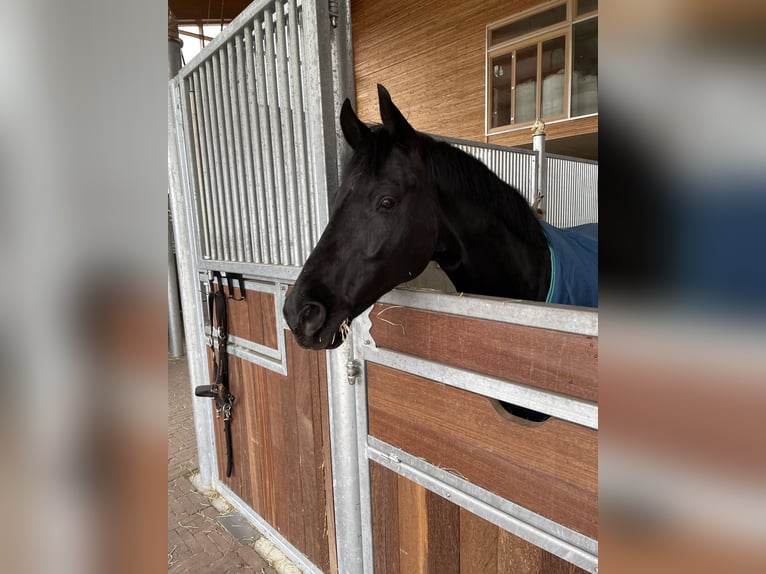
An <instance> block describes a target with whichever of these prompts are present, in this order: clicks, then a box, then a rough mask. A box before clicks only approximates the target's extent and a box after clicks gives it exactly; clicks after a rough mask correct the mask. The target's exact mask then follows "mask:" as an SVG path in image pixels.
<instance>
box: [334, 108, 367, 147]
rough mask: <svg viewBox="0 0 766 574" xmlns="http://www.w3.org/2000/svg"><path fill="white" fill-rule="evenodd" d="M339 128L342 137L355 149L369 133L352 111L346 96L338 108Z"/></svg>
mask: <svg viewBox="0 0 766 574" xmlns="http://www.w3.org/2000/svg"><path fill="white" fill-rule="evenodd" d="M340 128H341V130H343V137H345V138H346V141H347V142H348V145H350V146H351V149H356V147H357V146H358V145H359V144H360V143H362V140H363V139H364V138H366V137H367V136H368V135H369V134H370V133H371V132H370V128H368V127H367V126H366V125H364V123H363V122H362V121H361V120H360V119H359V118H358V117H357V115H356V113H354V110H353V109H352V108H351V102H350V101H349V100H348V98H346V101H344V102H343V106H342V107H341V109H340Z"/></svg>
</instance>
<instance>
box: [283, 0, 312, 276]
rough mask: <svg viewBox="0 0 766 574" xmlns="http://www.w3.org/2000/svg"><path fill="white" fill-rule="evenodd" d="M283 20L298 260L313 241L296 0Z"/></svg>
mask: <svg viewBox="0 0 766 574" xmlns="http://www.w3.org/2000/svg"><path fill="white" fill-rule="evenodd" d="M287 13H288V15H289V17H288V20H287V26H288V39H289V40H288V43H289V48H290V53H289V56H288V57H289V59H290V95H291V97H292V100H291V103H292V106H291V107H292V113H293V124H294V125H295V145H294V149H295V175H296V179H297V186H298V214H297V217H298V219H299V222H300V226H301V245H300V257H299V263H301V264H303V262H304V261H305V260H306V259H308V256H309V254H310V253H311V249H312V247H313V245H314V242H313V241H312V236H313V230H312V225H311V215H310V209H311V208H310V203H311V196H310V193H309V186H308V182H307V180H306V175H307V174H306V149H307V148H306V131H305V130H306V127H305V122H304V112H303V86H302V76H303V75H302V73H301V69H302V61H301V57H300V46H299V44H298V42H299V39H298V6H297V2H296V0H289V1H288V9H287Z"/></svg>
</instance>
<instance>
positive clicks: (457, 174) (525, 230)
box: [420, 134, 547, 245]
mask: <svg viewBox="0 0 766 574" xmlns="http://www.w3.org/2000/svg"><path fill="white" fill-rule="evenodd" d="M420 135H421V138H422V141H423V143H424V149H423V155H424V157H425V158H426V161H427V163H428V165H429V167H430V170H431V175H432V176H433V177H434V178H435V180H436V181H437V182H439V183H440V184H441V185H442V186H447V187H449V188H450V189H448V190H447V191H450V192H456V193H457V192H462V193H465V194H468V195H469V196H470V197H471V198H472V199H473V200H474V201H476V202H477V203H479V204H481V205H484V206H486V207H487V209H488V210H489V211H490V212H491V213H494V214H497V215H498V216H499V217H500V219H501V220H502V221H503V222H505V224H506V226H507V228H508V230H509V231H510V232H511V233H513V234H514V235H515V236H516V237H518V238H519V240H521V241H523V242H524V243H527V244H530V245H546V244H547V239H546V238H545V234H544V233H543V230H542V227H541V226H540V224H539V222H538V221H537V218H536V217H535V216H534V214H533V213H532V209H531V207H530V206H529V204H528V203H527V201H526V199H524V196H522V195H521V192H519V190H517V189H516V188H515V187H513V186H511V185H509V184H507V183H506V182H504V181H503V180H502V179H500V178H499V177H498V176H497V175H496V174H495V173H494V172H493V171H492V170H491V169H489V168H488V167H487V166H486V165H484V164H483V163H482V162H481V161H479V160H478V159H476V158H475V157H473V156H472V155H470V154H468V153H466V152H464V151H463V150H461V149H459V148H456V147H454V146H452V145H450V144H448V143H447V142H443V141H438V140H435V139H433V138H431V137H429V136H426V135H423V134H420Z"/></svg>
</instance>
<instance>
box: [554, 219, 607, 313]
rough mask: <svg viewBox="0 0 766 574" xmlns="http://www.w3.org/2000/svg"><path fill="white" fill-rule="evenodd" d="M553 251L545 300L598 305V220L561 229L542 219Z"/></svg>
mask: <svg viewBox="0 0 766 574" xmlns="http://www.w3.org/2000/svg"><path fill="white" fill-rule="evenodd" d="M540 224H541V225H542V226H543V231H544V232H545V235H546V237H547V238H548V247H549V249H550V252H551V285H550V288H549V289H548V297H547V298H546V299H545V302H546V303H562V304H564V305H581V306H584V307H598V223H587V224H585V225H578V226H576V227H568V228H566V229H559V228H558V227H553V226H552V225H550V224H549V223H545V222H544V221H541V222H540Z"/></svg>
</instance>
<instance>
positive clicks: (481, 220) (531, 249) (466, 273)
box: [432, 144, 551, 301]
mask: <svg viewBox="0 0 766 574" xmlns="http://www.w3.org/2000/svg"><path fill="white" fill-rule="evenodd" d="M445 145H446V144H445ZM452 149H454V148H450V150H449V151H451V150H452ZM442 151H444V150H442ZM447 153H449V152H447ZM459 153H462V152H459ZM466 156H467V154H466ZM467 157H469V159H468V160H466V159H465V158H464V157H460V156H459V155H457V154H456V155H455V157H450V158H448V159H449V160H451V161H450V162H449V163H448V164H446V165H445V167H446V170H447V172H446V173H445V172H441V173H439V170H435V171H432V173H434V174H435V176H436V179H437V181H436V184H437V185H436V188H437V190H438V194H439V195H440V197H439V204H440V206H441V208H442V209H441V214H440V226H439V227H440V229H439V238H438V242H437V248H436V251H435V253H434V257H433V259H434V260H435V261H436V262H437V263H439V265H440V267H441V268H442V269H443V270H444V272H445V273H446V274H447V276H448V277H449V278H450V280H451V281H452V283H453V284H454V285H455V287H456V288H457V290H458V291H461V292H468V293H476V294H480V295H491V296H496V297H512V298H519V299H527V300H533V301H543V300H545V298H546V294H547V292H548V286H549V282H550V272H551V269H550V253H549V251H548V244H547V240H546V238H545V234H544V233H543V231H542V227H541V226H540V223H539V222H538V221H537V219H536V218H535V216H534V215H533V213H532V210H531V209H530V208H529V206H528V205H527V203H526V201H525V200H524V198H523V197H521V195H520V194H519V193H518V192H517V191H516V190H515V189H513V188H512V187H510V186H509V185H507V184H505V183H504V182H502V181H501V180H500V179H499V178H497V176H495V175H494V174H493V173H492V172H491V171H489V169H487V168H486V167H485V166H484V165H483V164H481V163H480V162H478V160H474V159H473V158H470V156H467ZM474 162H475V163H474ZM477 164H478V165H477ZM476 170H479V171H478V172H476ZM481 170H485V171H486V173H485V172H483V171H481ZM466 171H469V172H471V173H470V174H469V173H465V172H466ZM476 186H482V187H485V189H484V190H482V191H481V192H479V193H477V192H476V189H475V187H476ZM483 197H494V198H495V199H494V200H493V201H492V202H486V201H482V199H481V198H483Z"/></svg>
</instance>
